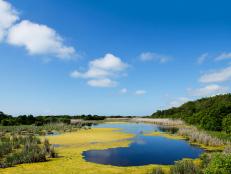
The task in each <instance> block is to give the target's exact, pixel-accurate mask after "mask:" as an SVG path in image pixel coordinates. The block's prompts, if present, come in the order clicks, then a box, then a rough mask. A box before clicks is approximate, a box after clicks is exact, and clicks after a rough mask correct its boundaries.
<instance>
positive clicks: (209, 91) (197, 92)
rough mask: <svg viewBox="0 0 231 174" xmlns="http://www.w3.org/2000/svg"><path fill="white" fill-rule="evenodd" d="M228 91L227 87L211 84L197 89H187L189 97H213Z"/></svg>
mask: <svg viewBox="0 0 231 174" xmlns="http://www.w3.org/2000/svg"><path fill="white" fill-rule="evenodd" d="M228 89H229V88H228V87H223V86H220V85H216V84H211V85H207V86H205V87H202V88H198V89H188V92H189V94H190V95H191V96H196V97H207V96H214V95H218V94H224V93H226V92H227V91H228Z"/></svg>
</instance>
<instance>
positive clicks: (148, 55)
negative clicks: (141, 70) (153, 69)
mask: <svg viewBox="0 0 231 174" xmlns="http://www.w3.org/2000/svg"><path fill="white" fill-rule="evenodd" d="M139 58H140V60H141V61H152V60H153V61H158V62H160V63H166V62H168V61H169V60H170V59H171V58H170V57H169V56H166V55H161V54H157V53H153V52H143V53H141V54H140V56H139Z"/></svg>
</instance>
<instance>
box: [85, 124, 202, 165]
mask: <svg viewBox="0 0 231 174" xmlns="http://www.w3.org/2000/svg"><path fill="white" fill-rule="evenodd" d="M93 127H100V128H121V130H120V131H122V132H125V133H132V134H135V137H134V138H132V139H131V140H132V143H131V144H130V145H129V147H118V148H110V149H105V150H89V151H85V152H83V156H84V159H85V160H86V161H90V162H95V163H99V164H108V165H114V166H142V165H148V164H164V165H167V164H174V161H176V160H181V159H183V158H193V159H194V158H197V157H199V156H200V154H201V153H203V150H202V149H200V148H198V147H195V146H192V145H190V144H189V143H188V142H187V141H185V140H173V139H168V138H165V137H161V136H144V135H143V134H145V133H150V132H153V131H162V129H161V128H160V127H159V126H158V125H153V124H146V123H138V124H137V123H124V124H116V123H115V124H107V123H105V124H99V125H96V126H93Z"/></svg>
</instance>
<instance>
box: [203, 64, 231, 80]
mask: <svg viewBox="0 0 231 174" xmlns="http://www.w3.org/2000/svg"><path fill="white" fill-rule="evenodd" d="M230 79H231V66H229V67H227V68H224V69H221V70H218V71H216V72H212V73H207V74H204V75H202V76H201V77H200V79H199V81H200V82H202V83H215V82H224V81H228V80H230Z"/></svg>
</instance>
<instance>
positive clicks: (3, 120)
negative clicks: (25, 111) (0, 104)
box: [0, 111, 105, 126]
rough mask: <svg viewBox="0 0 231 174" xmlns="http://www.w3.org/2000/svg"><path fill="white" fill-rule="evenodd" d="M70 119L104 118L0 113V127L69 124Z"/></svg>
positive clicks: (95, 117) (96, 118)
mask: <svg viewBox="0 0 231 174" xmlns="http://www.w3.org/2000/svg"><path fill="white" fill-rule="evenodd" d="M71 119H83V120H104V119H105V116H98V115H76V116H70V115H51V116H33V115H19V116H17V117H13V116H12V115H7V114H5V113H3V112H1V111H0V125H2V126H16V125H33V124H34V125H36V126H42V125H44V124H49V123H60V122H61V123H66V124H70V121H71Z"/></svg>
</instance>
